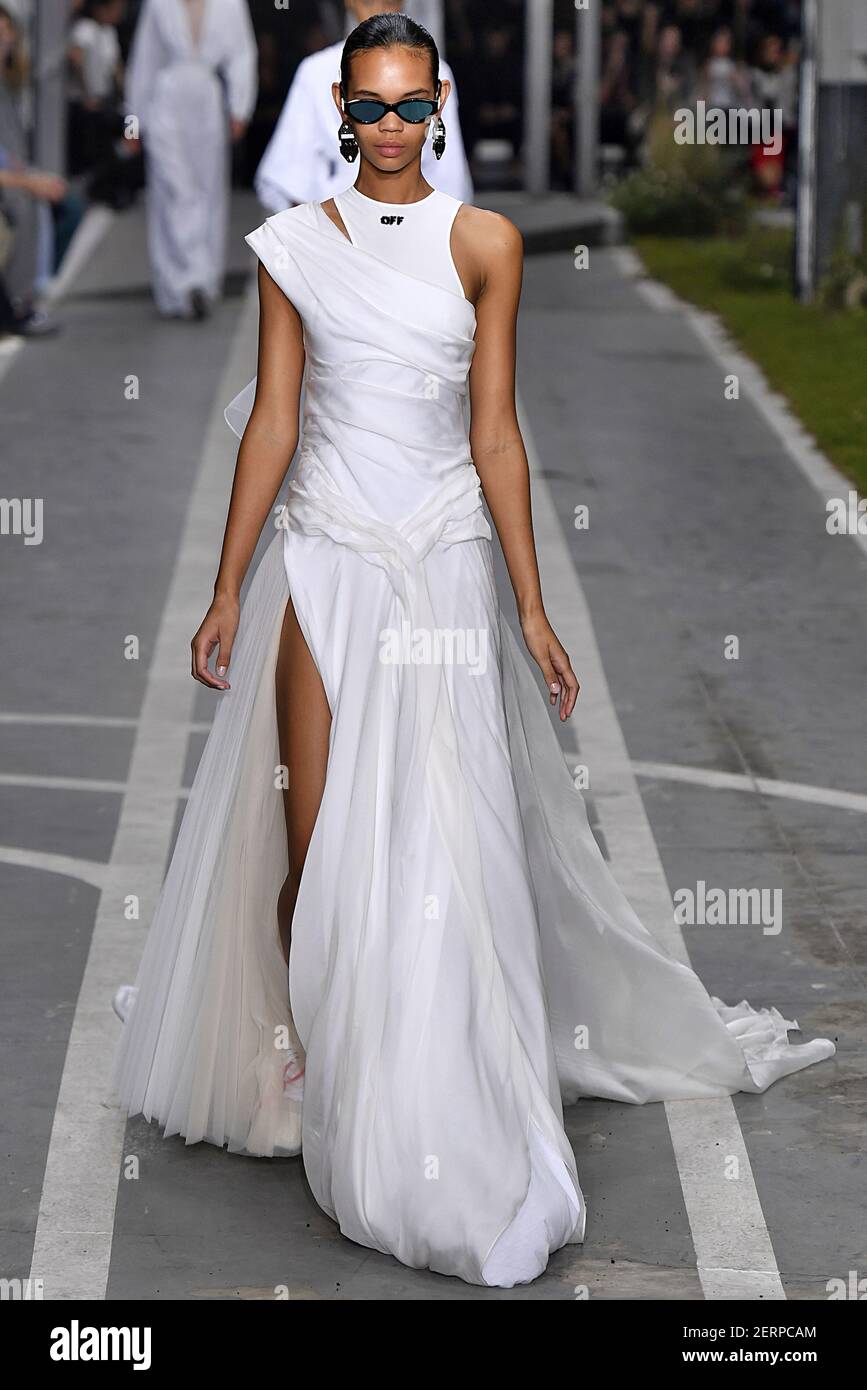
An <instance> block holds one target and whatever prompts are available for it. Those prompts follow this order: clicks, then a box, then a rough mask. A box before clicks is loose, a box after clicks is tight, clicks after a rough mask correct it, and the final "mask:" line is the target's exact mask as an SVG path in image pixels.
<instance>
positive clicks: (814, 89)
mask: <svg viewBox="0 0 867 1390" xmlns="http://www.w3.org/2000/svg"><path fill="white" fill-rule="evenodd" d="M801 30H802V33H801V81H800V99H799V111H798V194H797V226H796V234H795V292H796V294H797V297H798V299H799V300H801V301H802V303H804V304H809V303H810V302H811V301H812V299H813V297H814V295H815V293H816V142H817V137H816V131H817V120H816V112H817V97H818V85H819V3H818V0H804V4H803V10H802V16H801Z"/></svg>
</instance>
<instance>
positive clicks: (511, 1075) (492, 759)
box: [112, 14, 835, 1288]
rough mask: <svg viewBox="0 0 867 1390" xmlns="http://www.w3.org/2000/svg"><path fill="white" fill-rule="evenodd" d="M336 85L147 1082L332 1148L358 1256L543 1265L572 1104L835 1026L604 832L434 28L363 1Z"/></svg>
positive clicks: (288, 275) (154, 930)
mask: <svg viewBox="0 0 867 1390" xmlns="http://www.w3.org/2000/svg"><path fill="white" fill-rule="evenodd" d="M333 100H334V103H335V110H337V108H338V106H339V107H340V110H341V113H345V118H346V119H345V121H344V125H345V126H346V127H347V129H346V130H342V131H341V136H340V139H341V142H343V143H344V145H345V146H346V148H347V152H350V153H353V154H354V158H355V160H356V161H358V162H357V164H356V167H357V168H358V178H357V181H356V183H355V184H354V185H353V186H352V187H351V188H349V189H347V190H344V191H343V192H340V193H337V194H336V195H335V196H334V197H333V198H332V199H330V200H329V201H328V202H326V203H318V202H308V203H302V204H300V205H299V206H297V207H291V208H285V209H283V211H281V212H279V213H276V214H274V215H273V216H271V217H269V218H267V219H266V221H265V222H264V223H263V224H262V225H261V226H260V227H258V228H257V229H256V230H255V231H253V232H251V233H250V234H249V235H248V237H247V242H248V244H249V245H250V246H251V248H252V249H253V250H254V251H255V252H256V255H257V256H258V258H259V261H260V270H259V302H260V331H259V359H258V373H257V380H256V383H255V390H254V393H253V394H252V399H251V392H250V391H249V390H247V391H245V392H243V393H242V395H241V398H240V404H237V403H236V402H233V403H232V405H233V406H235V409H234V410H232V409H231V408H230V409H229V411H228V414H227V418H228V419H229V420H230V422H231V421H232V420H233V419H234V420H236V421H237V422H239V423H238V428H239V432H241V433H242V435H243V438H242V443H241V447H240V450H239V454H238V462H237V465H236V470H235V478H234V484H233V490H232V500H231V503H230V508H229V516H228V520H227V524H226V531H225V536H224V545H223V550H222V556H221V560H220V567H219V570H218V574H217V581H216V583H215V586H214V601H213V603H212V604H211V606H210V608H209V610H208V613H207V614H206V615H205V618H204V620H203V622H202V624H201V626H200V628H199V630H198V632H197V633H196V635H195V637H194V638H193V641H192V672H193V674H194V676H195V677H196V679H197V680H199V681H201V682H202V684H203V685H206V686H208V688H209V689H211V690H219V691H222V692H223V694H222V695H221V696H220V706H219V708H218V710H217V713H216V716H215V719H214V724H213V727H212V730H211V733H210V734H209V737H208V741H207V744H206V747H205V749H204V751H203V753H202V757H201V761H200V763H199V766H198V769H197V772H196V776H195V779H194V782H193V786H192V788H191V789H190V795H189V799H188V801H187V807H186V811H185V813H184V817H183V820H182V824H181V827H180V830H179V832H178V838H177V844H176V848H175V851H174V854H173V856H172V861H171V865H170V867H169V871H168V874H167V877H166V881H165V885H164V887H163V891H162V893H161V895H160V901H159V904H158V906H157V909H156V912H155V915H154V918H153V920H152V922H151V925H150V928H149V931H148V935H147V941H146V945H145V949H144V953H143V956H142V963H141V966H140V968H139V972H138V975H137V979H136V984H135V986H133V987H131V988H130V987H127V988H126V989H123V988H122V989H121V990H120V991H118V997H117V998H116V1000H115V1007H116V1009H117V1011H118V1013H119V1014H120V1015H121V1017H122V1018H123V1019H124V1028H123V1035H122V1039H121V1042H120V1044H119V1047H118V1052H117V1055H116V1058H115V1064H114V1068H113V1074H112V1093H113V1096H114V1098H115V1099H116V1100H117V1101H118V1103H119V1104H121V1105H122V1106H123V1107H125V1109H126V1111H127V1113H128V1114H138V1113H141V1114H143V1115H145V1116H146V1117H147V1118H148V1119H156V1120H158V1121H159V1123H160V1124H161V1125H163V1127H164V1133H165V1134H166V1135H172V1134H182V1135H184V1137H185V1140H186V1142H187V1144H196V1143H198V1142H200V1141H202V1140H205V1141H207V1142H208V1143H212V1144H216V1145H218V1146H220V1147H222V1146H224V1145H227V1146H228V1148H229V1150H230V1151H231V1152H232V1153H244V1154H246V1155H256V1156H261V1157H267V1158H273V1157H280V1156H285V1157H290V1158H291V1157H294V1156H298V1155H299V1154H300V1156H301V1160H302V1162H303V1165H304V1172H305V1175H306V1177H307V1181H308V1183H309V1185H310V1190H311V1192H312V1194H313V1196H314V1198H315V1199H316V1201H317V1203H318V1204H319V1206H320V1208H321V1209H322V1211H323V1212H325V1213H326V1214H327V1215H328V1216H329V1217H331V1218H332V1220H334V1221H336V1222H337V1223H338V1225H339V1228H340V1230H341V1231H342V1233H343V1234H344V1235H345V1236H347V1237H348V1238H349V1239H351V1240H354V1241H356V1242H357V1243H358V1244H359V1245H361V1246H364V1247H366V1248H368V1249H372V1250H379V1251H382V1252H384V1253H386V1254H391V1255H393V1256H395V1258H397V1259H398V1260H401V1261H402V1262H403V1263H404V1264H405V1265H408V1266H411V1267H413V1268H420V1269H425V1268H427V1269H432V1270H435V1271H437V1272H438V1273H441V1274H447V1275H456V1276H459V1277H460V1278H462V1279H464V1280H466V1281H467V1282H468V1283H472V1284H478V1285H485V1286H488V1287H491V1286H495V1287H502V1288H511V1287H512V1286H513V1285H515V1284H518V1283H528V1282H529V1281H530V1280H532V1279H535V1278H536V1277H537V1276H538V1275H539V1274H540V1273H541V1272H542V1270H544V1269H545V1267H546V1265H547V1262H548V1257H549V1255H550V1253H551V1252H552V1251H555V1250H559V1249H560V1248H561V1247H562V1246H563V1245H566V1244H573V1245H574V1244H580V1243H581V1242H582V1241H583V1239H584V1232H585V1217H586V1206H585V1201H584V1196H583V1193H582V1190H581V1186H580V1183H579V1179H578V1170H577V1164H576V1158H575V1154H574V1152H573V1149H572V1146H571V1144H570V1142H569V1138H568V1136H567V1134H566V1131H565V1128H564V1116H563V1104H564V1102H567V1103H571V1102H573V1101H574V1100H576V1099H577V1098H578V1096H580V1095H591V1096H600V1097H606V1098H608V1099H611V1100H618V1101H623V1102H627V1103H632V1104H644V1103H645V1102H646V1101H663V1100H664V1101H676V1100H679V1099H680V1100H683V1099H706V1100H713V1099H717V1098H719V1097H722V1096H727V1095H731V1094H734V1093H735V1092H738V1091H747V1092H751V1093H753V1094H757V1093H760V1092H762V1091H764V1090H766V1089H767V1087H768V1086H769V1085H771V1084H772V1083H773V1082H774V1081H776V1080H778V1079H779V1078H780V1077H782V1076H785V1075H787V1074H788V1073H790V1072H793V1071H798V1070H800V1069H801V1068H803V1067H806V1066H810V1065H812V1064H813V1063H816V1062H820V1061H824V1060H826V1059H828V1058H829V1057H832V1056H833V1054H834V1050H835V1049H834V1043H833V1042H832V1041H831V1040H830V1039H827V1038H815V1039H813V1040H811V1041H810V1042H807V1043H803V1044H800V1045H791V1044H790V1043H789V1042H788V1037H787V1034H788V1032H789V1030H791V1029H793V1028H795V1027H796V1026H797V1024H796V1023H795V1022H794V1021H790V1020H787V1019H785V1018H784V1017H783V1016H782V1014H780V1013H779V1012H778V1011H777V1010H776V1009H755V1008H752V1007H751V1006H750V1005H749V1004H748V1003H747V1002H746V1001H742V1002H741V1003H739V1004H736V1005H733V1006H728V1005H726V1004H724V1003H723V1001H722V1000H720V999H718V998H716V997H715V996H711V995H709V994H708V992H707V990H706V988H705V986H704V985H703V984H702V982H701V980H700V979H699V977H698V975H696V974H695V972H694V971H693V970H692V969H691V968H690V967H689V966H688V965H687V964H686V963H685V962H684V961H682V960H680V959H679V958H678V956H676V955H674V954H672V953H670V952H669V951H668V950H667V949H666V947H665V946H664V945H663V944H662V943H661V942H660V941H657V940H656V938H655V937H654V936H653V935H652V933H651V932H650V930H649V929H648V928H647V927H645V925H644V924H643V923H642V922H641V921H640V920H639V918H638V917H637V915H636V913H635V911H634V909H633V907H632V906H631V904H630V903H629V901H628V899H627V898H626V896H625V894H624V893H623V891H622V889H621V888H620V886H619V884H618V883H617V881H616V879H615V878H614V876H613V874H612V872H611V870H610V868H609V866H608V864H606V862H605V860H604V858H603V856H602V854H601V852H600V850H599V846H598V845H597V843H596V840H595V839H594V836H593V832H592V829H591V827H590V823H589V820H588V817H587V811H586V807H585V805H584V800H583V797H582V796H581V793H580V791H579V790H578V789H577V788H576V787H575V785H574V783H573V779H572V776H571V774H570V771H569V769H568V768H567V766H566V764H565V761H564V758H563V754H562V751H561V749H560V745H559V743H558V741H557V737H556V734H555V732H554V729H553V728H552V725H551V720H550V717H549V707H553V708H552V712H554V708H556V707H558V708H556V713H557V714H558V715H559V719H560V721H564V720H566V719H568V718H569V717H570V716H571V714H572V712H573V709H574V707H575V701H576V698H577V696H578V680H577V677H576V675H575V672H574V671H573V669H572V666H571V663H570V660H569V656H568V654H567V653H566V651H565V650H564V648H563V646H562V644H561V643H560V641H559V640H558V638H557V636H556V634H555V632H554V630H553V628H552V627H551V624H550V622H549V621H548V618H547V615H546V612H545V608H544V604H543V602H542V592H541V584H540V580H539V571H538V564H537V559H536V549H535V542H534V539H533V528H532V516H531V508H530V481H529V471H528V462H527V454H526V449H525V447H524V444H523V440H522V438H521V431H520V427H519V422H518V417H517V407H516V403H515V368H516V358H515V327H516V320H517V314H518V307H519V300H520V287H521V277H522V268H523V247H522V242H521V236H520V233H519V231H518V229H517V228H516V227H515V226H514V225H513V224H512V223H511V222H509V220H508V219H507V218H505V217H503V216H501V215H500V214H499V213H496V212H493V211H490V210H488V209H484V208H478V207H470V206H467V205H464V204H462V203H460V202H459V201H458V200H457V199H455V198H453V197H451V195H449V194H447V193H444V192H442V191H441V190H440V189H437V188H433V187H431V186H430V185H429V184H428V182H427V180H426V179H425V178H424V177H423V175H422V171H421V149H422V145H423V144H424V143H425V138H426V137H425V124H426V123H427V122H428V121H430V120H431V119H433V120H434V122H436V116H437V113H438V111H439V110H440V109H443V110H445V111H446V112H448V110H449V106H448V91H447V90H446V89H445V84H443V85H442V90H441V89H440V82H439V69H438V54H437V51H436V48H435V46H434V45H433V40H432V39H431V38H430V35H429V34H428V33H427V31H426V30H423V29H421V28H420V27H419V26H418V25H416V24H414V23H413V22H412V20H410V19H409V17H407V16H402V15H391V14H389V15H383V14H380V15H376V16H373V17H371V19H370V20H368V21H367V22H366V23H362V24H360V25H359V26H358V28H357V29H356V30H354V31H353V33H352V34H351V35H350V36H349V38H348V39H347V41H346V45H345V48H344V53H343V63H342V72H341V84H340V85H339V86H338V85H337V84H335V91H334V93H333ZM335 139H336V137H335ZM433 140H434V145H435V152H436V151H437V150H441V148H442V134H441V132H440V131H439V130H438V129H437V127H436V124H435V125H434V132H433ZM353 146H354V150H353V148H352V147H353ZM302 382H303V384H304V386H305V396H304V408H303V414H302V412H301V411H300V401H301V394H302ZM245 401H246V402H247V404H246V406H245V405H244V402H245ZM467 405H469V406H470V411H469V415H470V426H469V428H468V426H467V414H466V410H465V407H466V406H467ZM245 415H246V420H244V416H245ZM296 455H297V457H296ZM293 459H295V463H294V466H293V467H292V471H291V473H290V477H289V482H288V485H287V489H286V501H285V502H284V503H283V504H282V505H281V506H280V507H279V509H278V511H277V526H278V529H277V533H276V534H275V536H274V537H273V539H272V540H271V543H270V546H269V547H268V549H267V550H266V551H265V554H264V556H263V557H262V560H261V562H260V563H259V565H258V566H257V568H256V573H255V575H254V576H253V578H252V581H251V583H250V586H249V589H248V590H247V593H246V596H245V598H244V602H243V610H242V604H241V585H242V582H243V580H244V577H245V575H246V573H247V570H248V568H249V566H250V563H251V560H252V556H253V552H254V549H255V547H256V544H257V541H258V539H259V535H260V532H261V530H262V527H263V526H264V524H265V521H266V519H267V518H268V516H269V515H270V514H271V510H272V507H273V506H274V503H275V502H276V499H277V494H278V491H279V490H280V488H281V484H282V482H283V479H284V476H285V474H286V471H287V468H288V467H289V465H290V464H291V463H292V461H293ZM483 497H484V500H485V501H486V502H487V504H488V510H489V513H490V516H491V520H492V521H493V524H494V526H495V527H496V529H497V532H498V535H499V540H500V542H501V545H502V551H503V557H504V560H505V563H506V567H507V569H508V572H509V577H510V579H511V582H512V588H513V591H514V597H515V600H516V603H517V617H518V621H519V623H520V629H521V636H522V639H523V641H522V643H519V641H518V639H517V637H516V636H515V635H514V634H513V632H512V630H511V627H510V625H509V623H508V622H507V621H506V618H505V616H504V614H503V612H502V610H501V607H500V600H499V597H498V595H497V592H496V588H495V584H494V568H493V555H492V543H493V532H492V529H491V526H490V524H489V522H488V520H487V518H486V516H485V511H484V507H483V505H482V499H483ZM212 659H213V661H214V664H215V671H213V672H212V671H211V669H210V665H209V662H210V661H211V660H212ZM539 677H541V679H542V680H543V681H544V694H543V692H542V690H540V688H539V684H538V678H539ZM546 698H547V700H548V702H549V704H548V705H546ZM275 771H276V772H277V774H278V775H277V776H276V777H275ZM284 773H285V778H284V776H283V774H284ZM281 803H282V804H281ZM578 1044H580V1046H579V1045H578ZM825 1084H826V1085H827V1082H825ZM644 1180H645V1181H646V1183H647V1187H646V1199H647V1201H648V1202H649V1203H652V1202H653V1201H654V1197H655V1189H654V1186H653V1183H654V1177H653V1175H652V1174H650V1173H648V1174H645V1175H644ZM287 1181H292V1179H291V1176H290V1174H287ZM594 1181H595V1182H596V1183H598V1184H600V1185H601V1184H603V1183H608V1184H609V1185H610V1189H611V1190H612V1191H613V1190H614V1185H615V1184H616V1182H617V1177H616V1175H615V1174H613V1173H610V1172H609V1173H608V1174H607V1175H606V1173H605V1170H604V1169H600V1170H599V1172H598V1173H597V1175H596V1177H595V1179H594ZM597 1200H598V1201H602V1202H604V1193H601V1194H599V1195H598V1197H597ZM302 1235H303V1233H302ZM315 1238H316V1239H317V1240H318V1239H320V1238H321V1236H320V1235H319V1234H317V1235H316V1237H315ZM286 1239H287V1241H289V1240H294V1239H295V1237H294V1236H293V1235H292V1232H291V1231H290V1230H288V1229H287V1235H286ZM293 1253H294V1254H295V1256H296V1258H298V1257H299V1256H298V1255H297V1252H293Z"/></svg>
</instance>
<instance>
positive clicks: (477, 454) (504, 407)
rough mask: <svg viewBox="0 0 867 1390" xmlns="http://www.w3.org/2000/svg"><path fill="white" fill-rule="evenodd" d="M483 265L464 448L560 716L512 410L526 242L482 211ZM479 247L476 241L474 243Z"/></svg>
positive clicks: (566, 706) (568, 707)
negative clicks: (467, 438) (468, 452)
mask: <svg viewBox="0 0 867 1390" xmlns="http://www.w3.org/2000/svg"><path fill="white" fill-rule="evenodd" d="M483 216H484V217H485V218H486V219H489V220H488V221H487V225H486V226H485V228H484V236H483V241H484V248H485V250H484V261H485V263H484V266H483V268H482V273H481V290H480V293H479V298H478V301H477V303H476V349H475V353H474V355H473V361H472V365H471V367H470V380H469V384H470V405H471V409H472V420H471V426H470V450H471V452H472V456H473V461H474V463H475V465H476V469H477V471H478V474H479V477H480V479H481V482H482V491H483V492H484V494H485V501H486V502H487V504H488V508H489V510H490V513H491V516H492V518H493V521H494V525H495V526H496V528H497V535H498V536H499V538H500V544H501V545H502V547H503V555H504V557H505V561H506V566H507V568H508V571H509V578H510V580H511V582H512V588H513V590H514V592H515V601H516V603H517V606H518V618H519V620H520V623H521V631H522V633H523V636H524V641H525V642H526V644H527V650H528V651H529V652H530V655H531V656H532V657H533V659H534V660H535V661H536V662H537V664H538V666H539V668H540V670H541V672H542V675H543V676H544V678H545V684H546V685H547V687H548V693H549V701H550V703H551V704H552V705H554V704H556V703H557V700H558V699H559V701H560V718H561V719H568V717H569V715H570V714H571V713H572V710H573V709H574V708H575V700H576V698H577V696H578V690H579V684H578V680H577V678H576V676H575V672H574V671H573V670H572V666H571V663H570V661H569V657H568V655H567V654H566V652H565V650H564V649H563V646H562V644H561V642H560V641H559V640H558V638H557V635H556V633H555V632H554V629H553V628H552V627H551V624H550V623H549V622H548V619H547V617H546V615H545V608H544V605H543V602H542V587H541V583H540V580H539V566H538V563H537V560H536V546H535V542H534V540H533V520H532V511H531V504H530V470H529V466H528V463H527V452H526V449H525V448H524V441H523V439H522V438H521V431H520V428H519V426H518V414H517V410H516V407H515V344H516V333H517V319H518V304H519V301H520V297H521V280H522V276H523V261H524V244H523V238H522V237H521V234H520V232H519V231H518V229H517V227H515V226H514V225H513V223H511V222H510V221H509V220H508V219H507V218H505V217H501V216H500V215H499V214H498V213H491V212H485V213H484V214H483ZM477 244H478V243H477Z"/></svg>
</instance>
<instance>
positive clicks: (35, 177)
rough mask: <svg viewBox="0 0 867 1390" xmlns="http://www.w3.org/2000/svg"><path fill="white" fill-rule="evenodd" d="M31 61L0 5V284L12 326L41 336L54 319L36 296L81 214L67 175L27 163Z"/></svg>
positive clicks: (51, 329) (17, 27) (11, 17)
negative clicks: (24, 114)
mask: <svg viewBox="0 0 867 1390" xmlns="http://www.w3.org/2000/svg"><path fill="white" fill-rule="evenodd" d="M28 75H29V64H28V59H27V54H26V50H25V46H24V39H23V35H22V32H21V28H20V25H19V23H18V20H17V18H16V17H15V15H14V14H13V13H12V12H11V11H10V10H9V9H7V8H6V7H5V6H3V5H0V211H2V216H3V220H4V224H5V239H6V242H7V250H6V252H5V255H4V262H5V263H4V266H3V285H4V295H5V303H6V306H7V307H6V309H5V315H6V318H7V319H8V317H9V310H10V307H11V315H12V317H11V324H10V325H9V327H10V331H13V332H16V333H20V334H23V335H25V336H27V337H40V336H44V335H45V334H48V333H54V332H56V331H57V325H56V324H55V323H54V322H53V321H52V320H51V319H50V318H49V317H48V315H47V314H46V312H45V311H44V309H42V308H41V307H40V305H39V302H38V301H39V296H40V294H41V293H42V292H43V291H44V289H45V288H46V286H47V284H48V281H49V280H50V278H51V276H52V275H53V273H54V271H55V270H56V269H57V267H58V266H59V264H60V261H61V260H62V258H63V253H64V252H65V250H66V247H67V246H68V244H69V241H70V239H71V237H72V233H73V231H74V229H75V226H76V225H77V223H78V220H79V218H80V216H81V207H80V204H79V202H78V200H77V199H76V198H75V197H73V196H72V195H71V194H70V192H69V189H68V187H67V184H66V180H65V179H62V178H60V177H59V175H57V174H53V173H48V172H46V171H44V170H41V169H34V168H32V167H31V165H30V163H29V160H28V140H27V133H26V131H25V129H24V125H23V122H22V119H21V98H22V96H23V94H24V91H25V88H26V82H27V78H28Z"/></svg>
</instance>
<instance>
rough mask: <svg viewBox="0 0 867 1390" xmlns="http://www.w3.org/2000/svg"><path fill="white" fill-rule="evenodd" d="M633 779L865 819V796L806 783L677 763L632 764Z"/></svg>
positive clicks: (866, 803) (866, 795)
mask: <svg viewBox="0 0 867 1390" xmlns="http://www.w3.org/2000/svg"><path fill="white" fill-rule="evenodd" d="M632 770H633V772H634V773H635V775H636V776H637V777H654V778H658V779H659V780H661V781H666V782H691V783H693V784H694V785H695V786H701V787H713V788H714V789H719V790H722V791H737V792H754V793H756V794H757V795H759V796H776V797H779V798H780V799H781V800H784V801H808V802H811V803H812V804H813V805H816V806H833V807H835V808H836V809H838V810H841V811H858V812H859V813H860V814H861V815H867V794H865V793H864V792H844V791H838V790H837V788H836V787H814V786H812V785H811V784H810V783H809V782H784V781H777V780H776V778H772V777H751V776H749V774H747V773H743V772H715V771H714V769H713V768H708V767H684V766H683V765H682V764H680V763H648V762H634V763H633V764H632Z"/></svg>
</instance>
